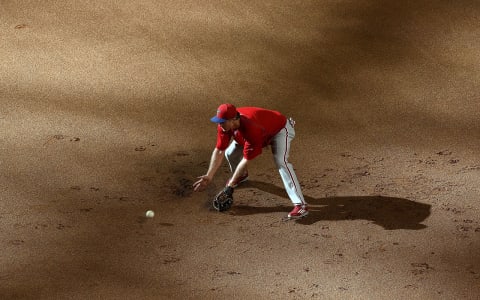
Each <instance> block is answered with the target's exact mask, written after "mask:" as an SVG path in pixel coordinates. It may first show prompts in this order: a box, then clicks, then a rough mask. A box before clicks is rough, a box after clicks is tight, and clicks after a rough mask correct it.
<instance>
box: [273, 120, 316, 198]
mask: <svg viewBox="0 0 480 300" xmlns="http://www.w3.org/2000/svg"><path fill="white" fill-rule="evenodd" d="M294 137H295V129H294V128H293V126H292V125H291V124H290V122H289V121H287V124H285V128H283V129H282V130H280V132H279V133H277V135H275V137H274V138H273V140H272V153H273V159H274V160H275V164H276V165H277V168H278V171H279V173H280V176H281V178H282V181H283V185H284V186H285V190H286V191H287V194H288V196H289V198H290V200H291V201H292V203H293V204H295V205H297V204H300V205H304V204H307V203H306V202H305V199H304V197H303V194H302V189H301V187H300V183H299V182H298V179H297V175H296V174H295V170H294V169H293V166H292V164H291V163H289V162H288V157H289V154H290V143H291V142H292V140H293V138H294Z"/></svg>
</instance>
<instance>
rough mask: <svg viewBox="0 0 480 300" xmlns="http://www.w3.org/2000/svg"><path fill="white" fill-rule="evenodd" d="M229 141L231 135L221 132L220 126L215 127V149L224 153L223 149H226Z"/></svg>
mask: <svg viewBox="0 0 480 300" xmlns="http://www.w3.org/2000/svg"><path fill="white" fill-rule="evenodd" d="M231 139H232V134H231V133H228V132H223V130H222V128H221V127H220V125H218V126H217V144H216V145H215V148H217V149H218V150H221V151H224V150H225V149H227V148H228V145H229V144H230V140H231Z"/></svg>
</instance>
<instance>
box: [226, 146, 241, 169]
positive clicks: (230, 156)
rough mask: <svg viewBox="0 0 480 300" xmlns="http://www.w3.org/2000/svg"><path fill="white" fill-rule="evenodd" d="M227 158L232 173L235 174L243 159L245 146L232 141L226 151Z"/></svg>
mask: <svg viewBox="0 0 480 300" xmlns="http://www.w3.org/2000/svg"><path fill="white" fill-rule="evenodd" d="M225 158H226V159H227V161H228V165H229V166H230V171H232V173H233V172H235V170H236V169H237V166H238V164H239V163H240V161H241V160H242V158H243V146H242V145H240V144H239V143H237V142H236V141H232V142H231V143H230V145H229V146H228V148H227V149H226V150H225Z"/></svg>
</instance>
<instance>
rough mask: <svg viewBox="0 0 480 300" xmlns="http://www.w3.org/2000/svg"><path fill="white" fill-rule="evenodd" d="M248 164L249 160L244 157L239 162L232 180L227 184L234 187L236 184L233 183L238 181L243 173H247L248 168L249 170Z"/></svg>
mask: <svg viewBox="0 0 480 300" xmlns="http://www.w3.org/2000/svg"><path fill="white" fill-rule="evenodd" d="M247 166H248V160H246V159H245V158H242V160H241V161H240V162H239V163H238V166H237V168H236V169H235V172H234V173H233V175H232V178H230V180H229V181H228V184H227V185H228V186H232V187H233V185H234V184H233V183H234V182H237V180H238V179H239V178H240V177H242V176H243V174H245V172H246V170H248V168H247Z"/></svg>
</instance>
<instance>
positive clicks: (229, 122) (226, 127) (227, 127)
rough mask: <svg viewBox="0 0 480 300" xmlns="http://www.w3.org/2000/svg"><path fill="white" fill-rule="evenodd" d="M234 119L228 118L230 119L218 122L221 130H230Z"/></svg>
mask: <svg viewBox="0 0 480 300" xmlns="http://www.w3.org/2000/svg"><path fill="white" fill-rule="evenodd" d="M234 121H235V120H234V119H230V120H226V121H225V122H223V123H220V126H221V127H222V130H223V131H230V130H232V129H233V125H234Z"/></svg>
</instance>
